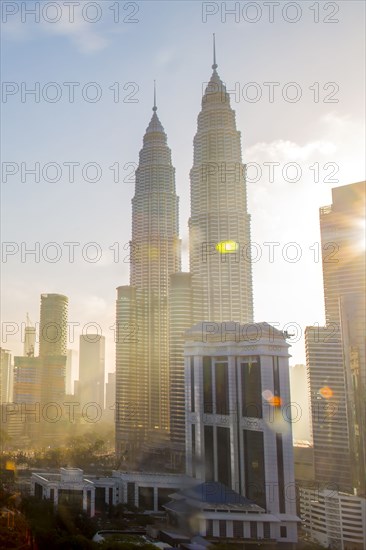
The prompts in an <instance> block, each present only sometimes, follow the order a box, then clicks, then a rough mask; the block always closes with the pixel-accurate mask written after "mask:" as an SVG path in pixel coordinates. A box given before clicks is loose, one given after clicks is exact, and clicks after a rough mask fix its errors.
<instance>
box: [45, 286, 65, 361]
mask: <svg viewBox="0 0 366 550" xmlns="http://www.w3.org/2000/svg"><path fill="white" fill-rule="evenodd" d="M67 313H68V298H67V297H66V296H63V295H62V294H41V322H40V331H39V355H40V356H42V357H43V356H46V355H47V356H49V355H65V356H66V351H67Z"/></svg>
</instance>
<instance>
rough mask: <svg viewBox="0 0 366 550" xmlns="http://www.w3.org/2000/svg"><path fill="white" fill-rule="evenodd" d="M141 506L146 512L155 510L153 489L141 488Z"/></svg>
mask: <svg viewBox="0 0 366 550" xmlns="http://www.w3.org/2000/svg"><path fill="white" fill-rule="evenodd" d="M139 506H140V507H141V508H143V509H144V510H154V488H153V487H139Z"/></svg>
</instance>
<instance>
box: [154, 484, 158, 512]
mask: <svg viewBox="0 0 366 550" xmlns="http://www.w3.org/2000/svg"><path fill="white" fill-rule="evenodd" d="M158 508H159V504H158V488H157V487H154V512H157V511H158Z"/></svg>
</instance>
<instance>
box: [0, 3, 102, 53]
mask: <svg viewBox="0 0 366 550" xmlns="http://www.w3.org/2000/svg"><path fill="white" fill-rule="evenodd" d="M60 9H62V11H61V12H60V19H59V21H55V22H50V21H49V20H47V18H46V17H45V15H44V14H43V12H42V10H41V11H40V15H39V20H38V21H34V15H33V19H31V18H30V15H29V19H28V18H27V19H26V20H25V22H22V21H21V13H20V12H17V13H15V14H14V15H12V16H8V19H7V21H6V24H4V25H3V28H2V30H3V34H4V38H7V39H8V40H14V41H25V40H27V41H29V40H32V39H34V38H35V37H36V36H37V34H38V33H39V32H41V33H45V34H48V35H58V36H63V37H65V38H67V39H69V40H70V42H71V43H72V44H73V45H74V46H75V47H76V49H77V50H78V51H79V52H81V53H86V54H89V53H94V52H97V51H100V50H103V49H104V48H106V47H107V46H108V44H109V41H108V40H107V38H106V36H105V35H106V31H105V29H104V30H103V31H101V22H102V19H101V20H100V22H99V30H96V29H97V27H96V25H97V24H98V21H97V22H96V23H92V22H88V21H87V20H86V19H85V14H84V15H83V11H82V9H81V7H80V6H79V7H76V9H75V10H74V14H73V17H72V16H71V15H70V13H69V12H68V10H67V9H66V7H65V6H64V7H62V5H60ZM52 16H54V15H52V14H51V11H50V13H48V12H47V17H49V18H51V17H52Z"/></svg>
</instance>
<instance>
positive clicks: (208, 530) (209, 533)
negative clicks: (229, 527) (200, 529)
mask: <svg viewBox="0 0 366 550" xmlns="http://www.w3.org/2000/svg"><path fill="white" fill-rule="evenodd" d="M206 537H213V520H212V519H207V520H206Z"/></svg>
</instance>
